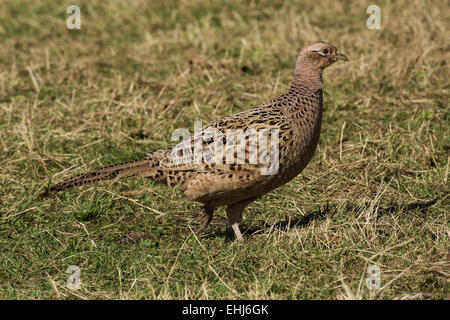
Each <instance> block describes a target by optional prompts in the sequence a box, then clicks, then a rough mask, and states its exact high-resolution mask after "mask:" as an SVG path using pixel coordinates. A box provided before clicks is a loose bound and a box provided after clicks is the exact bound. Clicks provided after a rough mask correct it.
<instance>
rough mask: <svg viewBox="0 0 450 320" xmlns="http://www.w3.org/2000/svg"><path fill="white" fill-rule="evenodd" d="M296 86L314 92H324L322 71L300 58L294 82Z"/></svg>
mask: <svg viewBox="0 0 450 320" xmlns="http://www.w3.org/2000/svg"><path fill="white" fill-rule="evenodd" d="M292 85H294V86H299V85H300V86H306V87H307V88H311V89H313V90H314V91H316V90H322V69H321V68H318V67H317V66H315V65H312V64H311V63H308V61H307V60H306V59H304V58H303V57H302V56H300V57H299V58H298V60H297V64H296V65H295V70H294V78H293V80H292Z"/></svg>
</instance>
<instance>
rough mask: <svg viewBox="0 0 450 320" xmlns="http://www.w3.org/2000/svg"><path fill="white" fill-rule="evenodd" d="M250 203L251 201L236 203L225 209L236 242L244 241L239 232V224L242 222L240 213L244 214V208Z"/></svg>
mask: <svg viewBox="0 0 450 320" xmlns="http://www.w3.org/2000/svg"><path fill="white" fill-rule="evenodd" d="M252 201H253V200H252ZM250 202H251V201H243V202H238V203H235V204H232V205H230V206H228V208H227V217H228V221H229V222H230V224H231V227H232V228H233V231H234V235H235V236H236V239H237V240H238V241H242V240H244V238H243V237H242V233H241V230H239V222H241V220H242V212H244V209H245V207H246V206H247V205H248V204H249V203H250Z"/></svg>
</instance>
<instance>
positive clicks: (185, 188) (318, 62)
mask: <svg viewBox="0 0 450 320" xmlns="http://www.w3.org/2000/svg"><path fill="white" fill-rule="evenodd" d="M338 60H343V61H348V58H347V57H346V56H345V55H344V54H342V53H340V52H339V51H338V50H337V49H336V47H334V46H333V45H331V44H329V43H327V42H324V41H319V42H315V43H313V44H311V45H308V46H307V47H305V48H303V49H302V50H301V51H300V54H299V56H298V59H297V63H296V66H295V70H294V76H293V80H292V83H291V85H290V87H289V88H288V89H287V91H286V92H285V93H283V94H282V95H280V96H279V97H277V98H275V99H272V100H269V101H267V102H265V103H263V104H261V105H259V106H257V107H255V108H252V109H249V110H246V111H243V112H240V113H237V114H234V115H231V116H228V117H225V118H223V119H220V120H216V121H213V122H211V123H209V124H207V125H206V126H205V127H203V130H202V131H201V132H197V133H196V134H195V135H194V137H193V138H192V139H190V140H189V141H187V143H186V141H185V142H184V144H183V145H182V148H180V145H178V146H175V147H170V148H167V149H163V150H159V151H156V152H154V153H152V154H150V155H149V156H148V157H146V158H144V159H142V160H138V161H133V162H127V163H121V164H117V165H112V166H107V167H104V168H100V169H94V170H92V171H89V172H87V173H84V174H81V175H78V176H75V177H72V178H69V179H66V180H64V181H62V182H60V183H58V184H56V185H54V186H52V187H51V188H49V189H48V190H47V191H46V192H45V194H44V196H46V195H48V194H50V193H51V192H57V191H61V190H64V189H68V188H72V187H76V186H83V185H87V184H92V183H96V182H99V181H104V180H117V179H121V178H130V177H136V178H138V177H146V178H150V179H153V180H155V181H157V182H160V183H164V184H166V185H168V186H170V187H174V186H177V187H178V188H179V189H180V190H181V192H182V193H183V195H184V196H185V197H186V198H187V199H189V200H193V201H197V202H201V203H203V204H204V210H205V214H204V223H203V224H202V226H201V227H200V229H199V230H198V231H199V232H201V231H203V230H204V229H205V228H206V227H207V226H208V225H209V223H210V222H211V220H212V217H213V213H214V210H215V209H216V208H217V207H218V206H222V205H225V206H227V210H226V212H227V217H228V220H229V222H230V224H231V226H232V228H233V231H234V233H235V235H236V238H237V239H238V240H242V239H243V237H242V234H241V232H240V230H239V226H238V224H239V222H240V221H241V220H242V213H243V211H244V209H245V207H246V206H247V205H248V204H249V203H251V202H253V201H255V200H256V199H258V198H259V197H261V196H262V195H264V194H266V193H268V192H270V191H271V190H273V189H275V188H278V187H279V186H281V185H283V184H285V183H287V182H288V181H290V180H292V179H293V178H294V177H296V176H297V175H298V174H299V173H300V172H301V171H302V170H303V169H304V168H305V167H306V165H307V164H308V163H309V161H310V160H311V158H312V156H313V154H314V151H315V150H316V147H317V144H318V141H319V135H320V127H321V122H322V87H323V84H322V71H323V70H324V69H325V68H327V67H328V66H330V65H332V64H333V63H335V62H336V61H338ZM208 131H211V132H213V133H214V134H215V135H214V138H211V135H210V136H209V138H205V136H206V135H205V133H207V132H208ZM269 131H270V133H271V134H270V136H269ZM229 132H233V133H236V132H238V133H240V135H239V134H238V135H237V136H236V134H235V135H230V134H229ZM218 136H219V138H217V137H218ZM236 137H237V140H236ZM231 140H232V141H231ZM269 145H270V146H269ZM197 147H198V148H200V150H201V151H202V153H201V154H200V155H199V154H198V152H197V151H198V150H199V149H198V148H197ZM219 147H220V148H219ZM196 148H197V149H196ZM239 148H240V149H239ZM206 151H207V152H206ZM241 151H242V152H241ZM196 152H197V153H196ZM211 153H212V155H211ZM187 155H190V157H187ZM192 155H194V157H192ZM230 155H231V157H228V156H230ZM186 159H187V160H186Z"/></svg>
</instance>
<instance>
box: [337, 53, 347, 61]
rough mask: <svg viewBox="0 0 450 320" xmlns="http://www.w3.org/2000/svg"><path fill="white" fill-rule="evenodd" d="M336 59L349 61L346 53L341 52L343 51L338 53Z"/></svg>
mask: <svg viewBox="0 0 450 320" xmlns="http://www.w3.org/2000/svg"><path fill="white" fill-rule="evenodd" d="M335 59H336V60H342V61H348V58H347V56H346V55H345V54H343V53H341V52H339V51H338V52H337V55H336V57H335Z"/></svg>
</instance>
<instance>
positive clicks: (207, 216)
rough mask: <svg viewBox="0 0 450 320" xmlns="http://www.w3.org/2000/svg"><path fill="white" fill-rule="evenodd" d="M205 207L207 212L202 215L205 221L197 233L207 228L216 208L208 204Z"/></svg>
mask: <svg viewBox="0 0 450 320" xmlns="http://www.w3.org/2000/svg"><path fill="white" fill-rule="evenodd" d="M203 209H204V210H205V213H204V214H203V216H202V219H203V220H204V221H203V224H202V225H201V226H200V228H198V230H197V233H202V231H203V230H205V228H206V227H207V226H208V225H209V224H210V223H211V220H212V218H213V214H214V209H215V208H214V207H212V206H210V205H208V204H206V205H205V206H204V207H203Z"/></svg>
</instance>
